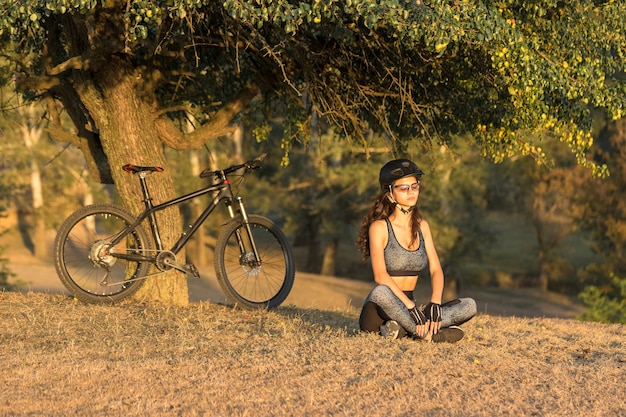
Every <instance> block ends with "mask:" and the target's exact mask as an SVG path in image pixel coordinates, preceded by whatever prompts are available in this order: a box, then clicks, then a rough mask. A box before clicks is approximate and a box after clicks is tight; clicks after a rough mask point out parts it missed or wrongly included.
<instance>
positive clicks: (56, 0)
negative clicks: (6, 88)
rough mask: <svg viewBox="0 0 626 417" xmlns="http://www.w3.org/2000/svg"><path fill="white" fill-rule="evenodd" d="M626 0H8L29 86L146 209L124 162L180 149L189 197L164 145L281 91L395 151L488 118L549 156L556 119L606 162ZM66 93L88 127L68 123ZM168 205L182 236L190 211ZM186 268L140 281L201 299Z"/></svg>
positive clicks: (10, 40)
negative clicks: (596, 132) (192, 124)
mask: <svg viewBox="0 0 626 417" xmlns="http://www.w3.org/2000/svg"><path fill="white" fill-rule="evenodd" d="M623 7H624V1H615V2H600V3H596V2H592V3H590V2H587V1H583V0H578V1H571V2H568V3H562V2H557V1H556V0H554V1H544V2H541V3H535V2H525V1H517V0H504V1H501V2H496V3H491V2H489V3H483V2H471V1H467V2H466V1H450V2H448V1H425V2H421V1H420V2H416V1H401V0H389V1H381V2H371V1H370V0H351V1H345V0H341V1H328V2H320V1H317V0H311V1H310V2H298V3H293V4H292V3H291V2H289V1H286V0H282V1H269V0H267V1H264V0H261V1H259V0H256V1H239V0H226V1H224V2H214V1H209V0H198V1H194V2H188V1H186V0H172V1H170V2H168V3H167V6H164V5H163V4H162V3H161V2H157V1H154V0H136V1H132V2H129V1H125V0H105V1H102V2H98V1H95V0H78V1H69V0H45V1H44V0H32V1H28V2H22V1H19V2H15V1H12V0H2V1H1V2H0V44H1V46H2V48H1V49H2V51H3V55H4V56H5V57H6V58H7V59H8V61H9V62H10V67H11V70H12V71H13V72H14V74H15V77H14V81H15V88H16V89H17V90H18V91H21V92H24V93H25V94H28V95H30V96H31V97H33V98H36V99H39V100H42V101H44V102H45V103H46V106H47V114H48V117H49V119H50V121H51V125H50V127H49V128H48V132H49V133H50V134H52V135H53V136H54V137H55V139H57V140H59V141H62V142H69V143H73V144H74V145H76V146H77V147H78V148H80V149H81V150H82V152H83V154H84V155H85V159H86V161H87V166H88V167H89V170H90V173H91V175H92V176H93V178H94V179H95V180H96V181H100V182H108V183H110V182H113V183H115V186H116V189H117V191H118V193H119V196H120V198H121V201H122V202H123V204H124V205H125V206H126V207H127V208H128V209H129V210H130V211H132V212H137V210H138V209H139V206H138V201H139V199H138V198H137V195H138V194H137V193H138V192H137V187H136V184H135V182H134V181H133V180H134V179H133V178H132V177H131V176H129V175H127V174H124V173H122V171H121V170H120V169H119V167H120V166H121V165H123V164H124V163H127V162H132V163H135V164H144V165H161V166H164V167H165V168H166V174H165V175H161V176H160V177H159V185H160V187H155V192H156V194H155V200H156V201H157V202H158V201H162V200H164V199H167V198H169V197H172V196H173V195H174V194H175V187H174V181H173V179H172V177H171V173H170V172H171V171H170V170H169V165H168V161H167V159H166V157H165V153H164V151H163V147H164V146H166V147H171V148H174V149H193V148H198V147H200V146H202V145H203V144H205V143H206V142H208V141H210V140H212V139H215V138H217V137H220V136H222V135H224V134H226V133H229V132H231V131H232V126H231V125H230V123H231V122H232V121H233V120H234V119H235V117H236V116H237V114H238V113H239V112H241V111H242V110H243V109H244V108H246V106H248V105H250V104H254V103H258V104H261V101H255V100H256V97H257V96H258V95H259V93H263V98H264V99H265V100H263V103H265V106H266V107H265V110H266V112H267V114H271V113H275V112H277V111H279V109H278V108H277V107H274V106H273V105H272V103H276V102H277V101H279V102H281V103H283V104H284V107H282V108H281V109H282V110H284V111H285V113H286V114H287V119H286V120H287V122H288V123H290V124H292V125H295V126H297V125H302V124H303V123H305V124H306V123H307V120H308V116H309V115H310V114H311V110H315V112H316V114H318V115H320V116H321V117H323V118H325V119H326V120H327V121H328V123H330V124H331V125H333V126H336V127H337V129H338V131H339V133H341V134H342V135H344V137H346V138H347V139H353V140H356V141H358V140H361V141H363V140H364V138H365V137H366V134H367V132H369V131H370V130H374V131H378V132H385V134H386V135H387V136H388V137H389V138H390V140H391V145H392V146H391V147H392V149H393V152H394V153H395V154H396V155H402V154H405V152H406V150H407V144H409V143H411V142H412V141H422V142H425V143H426V144H431V145H432V144H436V145H439V144H441V143H444V144H445V143H446V141H448V140H449V139H450V138H451V137H452V136H450V134H452V133H464V132H466V131H472V132H475V133H476V135H474V136H470V137H471V138H475V139H476V144H477V145H478V146H479V147H480V148H481V149H482V151H483V153H484V154H485V155H488V156H490V157H492V158H494V159H495V160H501V159H502V158H505V157H507V156H510V155H514V154H520V153H521V154H531V155H533V156H534V157H536V158H539V159H544V158H546V159H547V160H548V161H549V155H545V154H544V152H543V150H542V149H541V147H540V146H539V144H538V143H537V141H538V139H537V138H540V137H541V135H538V133H545V134H549V135H554V136H555V137H557V138H558V139H559V140H562V141H563V142H565V143H567V144H568V145H569V146H570V148H571V150H572V152H573V153H574V155H575V156H576V157H577V160H578V162H579V163H580V164H582V165H589V162H588V161H587V159H586V158H585V154H586V152H587V150H588V149H589V147H590V146H591V136H590V134H589V127H590V115H589V111H588V105H591V106H595V107H601V108H605V109H606V111H607V112H608V114H609V115H610V116H611V117H613V118H619V117H620V116H621V115H622V112H623V104H624V103H623V97H624V92H625V89H624V81H623V80H621V79H618V78H617V74H618V73H619V71H622V70H623V61H624V51H625V40H624V37H625V34H624V33H625V31H624V30H623V26H624V23H623V21H622V20H621V19H616V18H615V17H616V16H621V11H622V10H623ZM3 73H4V74H6V72H3ZM5 81H6V78H5ZM305 94H306V95H307V96H308V97H309V100H307V101H305V103H308V104H307V105H306V106H303V105H302V103H303V101H302V97H303V95H305ZM271 99H273V100H271ZM61 108H63V109H64V110H65V111H66V112H67V114H68V115H69V117H70V119H71V120H72V122H73V127H71V128H70V127H68V126H65V125H63V124H62V123H61V122H60V117H59V114H60V109H61ZM183 111H184V112H191V113H193V114H194V115H195V117H196V119H197V120H199V122H200V123H201V125H200V126H199V127H198V128H197V129H195V130H193V131H192V132H184V131H182V130H180V129H179V128H178V127H177V126H176V124H175V123H173V120H175V119H176V116H177V115H178V112H183ZM292 131H299V129H292ZM291 139H292V137H291V136H286V138H285V142H284V143H283V147H284V148H285V149H289V141H290V140H291ZM365 144H366V142H363V145H365ZM594 170H595V171H596V173H602V167H595V168H594ZM161 217H162V219H161V221H162V222H163V224H164V226H165V227H163V231H164V232H165V234H166V235H165V236H164V243H165V244H166V245H167V244H168V243H170V242H171V241H172V240H173V239H175V238H176V237H177V236H178V234H179V232H180V215H179V213H178V212H176V211H175V210H171V211H167V212H165V213H163V214H162V216H161ZM175 275H176V276H175V277H167V278H168V279H162V280H149V281H148V285H146V286H145V287H144V289H143V292H142V293H140V294H139V296H140V297H146V298H159V299H163V300H166V301H170V302H174V303H185V302H186V300H187V292H186V282H185V280H184V277H182V276H180V274H175Z"/></svg>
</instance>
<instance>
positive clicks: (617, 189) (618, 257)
mask: <svg viewBox="0 0 626 417" xmlns="http://www.w3.org/2000/svg"><path fill="white" fill-rule="evenodd" d="M601 140H602V144H603V146H602V149H601V150H600V151H599V153H598V156H597V157H598V158H599V159H600V160H602V161H606V162H607V164H608V165H609V168H610V170H611V176H610V177H609V178H607V179H605V180H602V181H600V180H598V179H593V180H590V181H588V182H587V183H585V184H584V188H583V187H581V195H584V196H585V202H586V204H585V205H584V208H585V210H584V211H583V212H582V213H581V216H580V218H579V221H580V222H581V223H582V224H583V225H584V227H585V228H586V229H587V230H590V231H591V240H592V242H593V248H594V250H595V251H596V252H597V253H598V254H599V255H601V256H602V260H601V261H600V262H596V263H594V264H591V265H589V266H588V267H586V268H585V269H584V270H582V271H580V274H579V275H580V278H581V280H582V282H583V284H584V285H585V289H584V291H583V292H582V293H581V294H580V297H581V299H582V300H583V301H584V303H585V304H587V306H588V307H589V311H588V312H586V313H585V314H583V315H582V318H583V319H588V320H593V321H603V322H614V323H626V201H625V200H624V191H625V190H626V118H625V119H621V120H619V121H617V122H613V123H607V125H606V127H605V128H604V129H603V132H602V135H601Z"/></svg>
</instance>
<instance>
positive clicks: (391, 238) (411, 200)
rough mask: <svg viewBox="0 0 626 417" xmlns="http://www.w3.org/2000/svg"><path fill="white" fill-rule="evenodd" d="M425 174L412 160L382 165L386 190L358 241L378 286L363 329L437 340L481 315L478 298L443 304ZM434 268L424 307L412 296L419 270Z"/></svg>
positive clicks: (459, 333) (458, 334) (456, 335)
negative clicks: (424, 211)
mask: <svg viewBox="0 0 626 417" xmlns="http://www.w3.org/2000/svg"><path fill="white" fill-rule="evenodd" d="M423 174H424V173H423V172H422V170H421V169H419V168H418V167H417V165H416V164H415V163H414V162H412V161H409V160H407V159H396V160H393V161H390V162H388V163H386V164H385V165H384V166H383V167H382V169H381V170H380V175H379V182H380V187H381V193H380V195H379V196H378V197H377V198H376V200H375V202H374V206H373V207H372V209H371V210H370V211H369V213H368V214H367V215H366V216H365V218H364V219H363V222H362V225H361V231H360V233H359V237H358V240H357V244H358V246H359V249H360V251H361V253H362V254H363V257H364V258H367V257H368V256H369V257H370V258H371V262H372V270H373V272H374V281H376V284H377V285H376V286H375V287H374V288H373V289H372V291H371V292H370V293H369V295H368V296H367V298H366V300H365V303H364V305H363V310H362V311H361V317H360V318H359V326H360V328H361V330H363V331H366V332H380V334H381V335H383V336H386V337H391V338H393V339H395V338H397V337H402V336H409V337H413V338H414V339H419V340H425V341H433V342H456V341H459V340H461V339H462V338H463V335H464V333H463V330H462V329H461V328H460V327H458V325H459V324H462V323H465V322H466V321H468V320H469V319H471V318H472V317H474V315H475V314H476V302H475V301H474V300H473V299H471V298H462V299H456V300H452V301H449V302H447V303H444V304H442V303H441V301H442V300H441V298H442V296H443V285H444V277H443V270H442V268H441V264H440V262H439V256H438V255H437V250H436V249H435V244H434V242H433V237H432V234H431V232H430V227H429V226H428V222H426V220H424V219H423V218H422V215H421V214H420V212H419V210H418V208H417V201H418V197H419V185H420V179H421V177H422V175H423ZM426 266H428V267H429V270H430V277H431V284H432V285H431V287H432V294H431V296H430V303H428V305H427V306H426V307H424V308H422V309H420V308H418V307H417V305H416V304H415V301H414V300H413V291H414V290H415V286H416V285H417V279H418V274H419V272H420V271H422V270H423V269H425V268H426Z"/></svg>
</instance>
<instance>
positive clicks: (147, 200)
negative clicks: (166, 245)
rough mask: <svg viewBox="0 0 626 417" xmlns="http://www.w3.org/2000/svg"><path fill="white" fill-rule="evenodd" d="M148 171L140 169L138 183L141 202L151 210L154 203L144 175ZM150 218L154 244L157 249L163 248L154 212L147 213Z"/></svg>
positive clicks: (146, 174)
mask: <svg viewBox="0 0 626 417" xmlns="http://www.w3.org/2000/svg"><path fill="white" fill-rule="evenodd" d="M149 173H150V171H141V172H139V173H138V175H139V183H140V184H141V194H143V203H144V205H145V206H146V210H147V211H148V210H152V208H153V207H154V205H153V204H152V196H150V190H149V189H148V183H147V181H146V177H147V176H148V174H149ZM148 219H149V220H150V229H151V230H152V236H153V237H154V244H155V245H156V248H157V250H163V242H162V241H161V232H160V231H159V225H158V223H157V219H156V213H154V212H152V213H150V214H149V215H148Z"/></svg>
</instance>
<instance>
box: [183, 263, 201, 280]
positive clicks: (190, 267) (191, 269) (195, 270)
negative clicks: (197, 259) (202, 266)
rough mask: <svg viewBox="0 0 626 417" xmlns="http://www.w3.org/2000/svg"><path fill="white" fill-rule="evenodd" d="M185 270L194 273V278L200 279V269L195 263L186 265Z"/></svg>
mask: <svg viewBox="0 0 626 417" xmlns="http://www.w3.org/2000/svg"><path fill="white" fill-rule="evenodd" d="M185 270H186V271H187V273H189V274H191V275H193V277H194V278H196V279H200V271H198V268H196V266H195V265H194V264H187V265H185Z"/></svg>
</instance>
